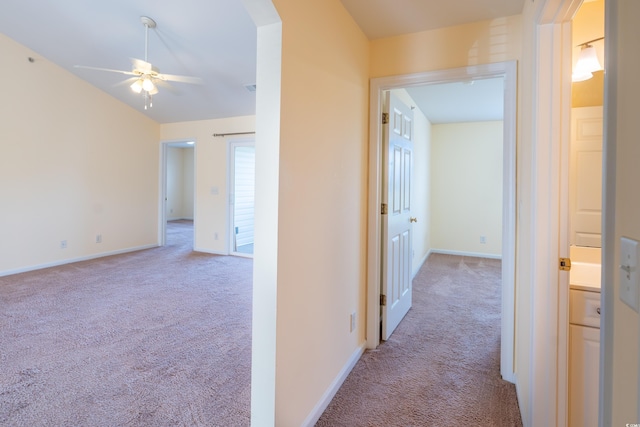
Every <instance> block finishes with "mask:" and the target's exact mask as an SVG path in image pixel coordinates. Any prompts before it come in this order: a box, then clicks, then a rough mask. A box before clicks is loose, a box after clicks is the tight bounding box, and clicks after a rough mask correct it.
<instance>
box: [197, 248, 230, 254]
mask: <svg viewBox="0 0 640 427" xmlns="http://www.w3.org/2000/svg"><path fill="white" fill-rule="evenodd" d="M193 250H194V251H195V252H202V253H205V254H211V255H229V252H220V251H212V250H211V249H204V248H193Z"/></svg>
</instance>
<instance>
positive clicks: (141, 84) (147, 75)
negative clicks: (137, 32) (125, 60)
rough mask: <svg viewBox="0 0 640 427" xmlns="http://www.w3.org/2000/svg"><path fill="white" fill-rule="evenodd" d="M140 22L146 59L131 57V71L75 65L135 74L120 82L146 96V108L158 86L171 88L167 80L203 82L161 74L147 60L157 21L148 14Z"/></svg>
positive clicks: (149, 105)
mask: <svg viewBox="0 0 640 427" xmlns="http://www.w3.org/2000/svg"><path fill="white" fill-rule="evenodd" d="M140 22H142V25H144V61H143V60H142V59H136V58H131V63H132V64H133V68H132V70H131V71H125V70H112V69H110V68H100V67H89V66H85V65H76V66H75V67H76V68H86V69H88V70H98V71H109V72H112V73H120V74H125V75H127V76H133V77H131V78H129V79H127V80H125V81H123V82H121V83H119V84H128V85H130V87H131V90H133V91H134V92H135V93H142V96H143V97H144V109H145V110H146V109H147V108H150V107H152V106H153V101H152V96H153V95H155V94H156V93H158V86H163V87H167V88H171V86H170V85H169V84H168V83H167V82H180V83H191V84H201V83H202V79H200V78H198V77H189V76H178V75H175V74H161V73H160V70H158V68H156V67H154V66H153V65H151V63H150V62H148V60H147V55H148V51H149V28H156V21H154V20H153V19H151V18H149V17H148V16H141V17H140Z"/></svg>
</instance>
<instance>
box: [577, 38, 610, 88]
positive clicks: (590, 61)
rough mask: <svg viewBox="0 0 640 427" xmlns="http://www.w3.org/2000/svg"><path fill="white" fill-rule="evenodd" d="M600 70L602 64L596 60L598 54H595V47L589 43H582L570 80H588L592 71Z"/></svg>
mask: <svg viewBox="0 0 640 427" xmlns="http://www.w3.org/2000/svg"><path fill="white" fill-rule="evenodd" d="M600 70H602V65H600V61H598V55H597V54H596V48H594V47H593V46H591V45H590V44H587V45H584V46H583V47H582V50H580V56H578V62H576V66H575V67H574V71H573V74H572V75H571V80H572V81H574V82H581V81H584V80H589V79H590V78H591V77H593V72H594V71H600Z"/></svg>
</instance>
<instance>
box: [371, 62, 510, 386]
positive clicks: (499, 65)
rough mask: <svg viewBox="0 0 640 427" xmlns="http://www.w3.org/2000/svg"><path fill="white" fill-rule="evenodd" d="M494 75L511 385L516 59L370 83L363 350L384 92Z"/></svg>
mask: <svg viewBox="0 0 640 427" xmlns="http://www.w3.org/2000/svg"><path fill="white" fill-rule="evenodd" d="M494 77H504V79H505V80H504V81H505V89H504V152H503V173H504V179H503V182H504V187H503V216H502V222H503V226H502V228H503V232H502V248H503V259H502V328H501V330H502V332H501V345H500V348H501V356H500V372H501V374H502V377H503V378H504V379H505V380H507V381H510V382H514V381H515V372H514V369H513V368H514V338H515V336H514V332H515V307H514V301H515V230H516V227H515V224H516V192H515V189H516V138H515V135H516V81H517V65H516V62H515V61H510V62H496V63H493V64H484V65H475V66H473V67H463V68H455V69H448V70H438V71H427V72H422V73H416V74H407V75H401V76H391V77H380V78H375V79H372V80H371V86H370V91H371V94H370V95H371V96H370V103H371V106H370V144H369V204H368V223H369V224H368V258H367V319H366V340H367V342H366V344H367V348H370V349H374V348H376V347H377V346H378V345H379V343H380V282H381V278H380V275H381V270H382V269H381V253H382V247H381V246H382V244H381V243H382V238H381V232H382V226H381V221H382V219H381V215H380V204H381V203H382V193H383V192H382V188H381V187H382V177H381V174H382V171H381V169H382V157H383V156H382V154H383V152H384V149H383V143H382V140H383V135H382V127H381V126H380V120H381V116H382V112H383V110H382V106H383V93H384V91H386V90H390V89H400V88H407V87H411V86H420V85H425V84H439V83H448V82H456V81H469V80H473V79H476V78H494Z"/></svg>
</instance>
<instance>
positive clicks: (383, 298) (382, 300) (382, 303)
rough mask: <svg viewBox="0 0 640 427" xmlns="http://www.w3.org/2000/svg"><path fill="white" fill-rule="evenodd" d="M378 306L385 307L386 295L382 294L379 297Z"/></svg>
mask: <svg viewBox="0 0 640 427" xmlns="http://www.w3.org/2000/svg"><path fill="white" fill-rule="evenodd" d="M380 305H381V306H383V307H384V306H385V305H387V296H386V295H382V294H381V295H380Z"/></svg>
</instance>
